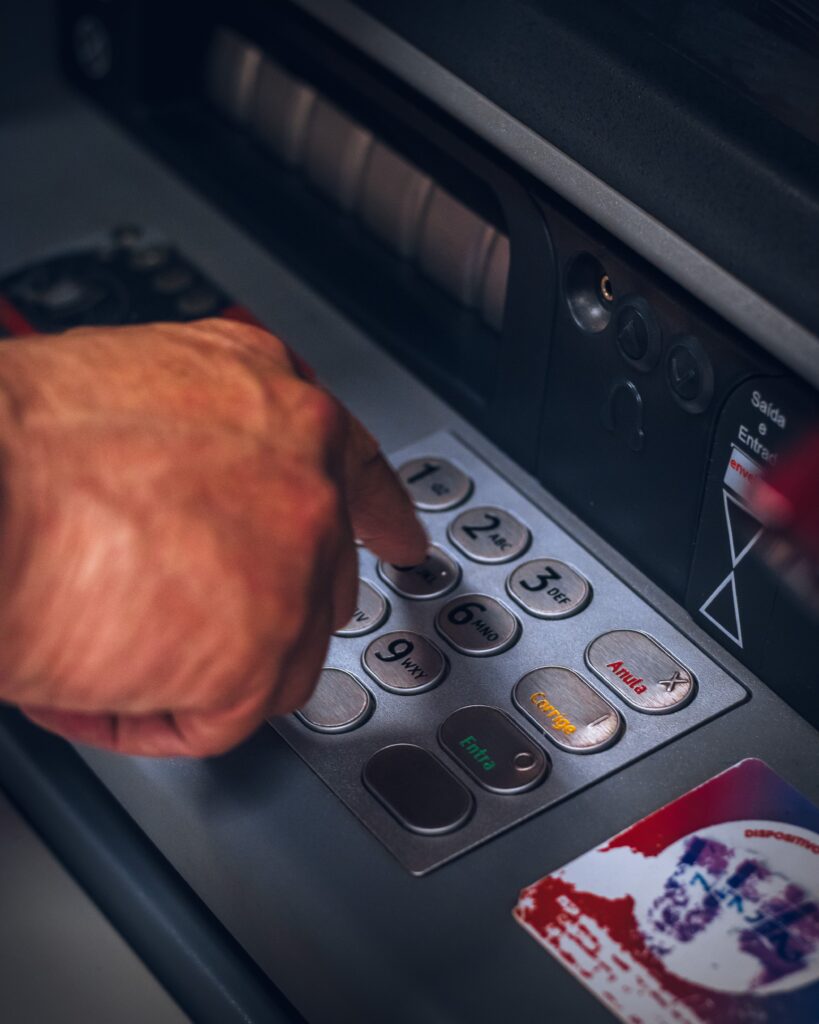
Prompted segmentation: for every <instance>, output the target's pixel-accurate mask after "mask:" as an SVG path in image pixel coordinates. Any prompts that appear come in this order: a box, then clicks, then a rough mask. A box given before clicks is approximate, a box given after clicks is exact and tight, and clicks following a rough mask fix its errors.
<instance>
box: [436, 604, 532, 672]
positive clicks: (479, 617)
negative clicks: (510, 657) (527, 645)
mask: <svg viewBox="0 0 819 1024" xmlns="http://www.w3.org/2000/svg"><path fill="white" fill-rule="evenodd" d="M435 628H436V629H437V630H438V632H439V633H440V634H441V636H442V637H443V638H444V640H446V641H447V643H449V644H450V645H451V646H452V647H454V648H455V650H456V651H460V653H461V654H469V655H471V656H472V657H473V658H481V657H486V656H488V655H490V654H500V653H501V651H505V650H506V649H507V648H509V647H511V646H512V644H514V643H515V642H516V641H517V639H518V637H519V636H520V623H519V622H518V620H517V619H516V618H515V616H514V615H513V614H512V613H511V612H510V611H507V609H506V608H504V606H503V605H502V604H501V603H500V601H496V600H495V599H494V597H487V596H486V594H461V595H459V596H458V597H453V599H452V600H451V601H450V602H449V603H448V604H445V605H444V607H443V608H442V609H441V610H440V611H439V612H438V614H437V615H436V616H435Z"/></svg>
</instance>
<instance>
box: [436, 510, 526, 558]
mask: <svg viewBox="0 0 819 1024" xmlns="http://www.w3.org/2000/svg"><path fill="white" fill-rule="evenodd" d="M447 537H449V539H450V541H451V542H452V543H453V544H454V545H455V547H456V548H458V550H459V551H462V552H463V554H465V555H466V556H467V558H471V559H473V561H475V562H483V563H484V564H486V565H491V564H494V563H497V562H511V561H512V560H513V559H515V558H520V556H521V555H522V554H523V552H524V551H526V549H527V548H528V547H529V542H530V541H531V539H532V535H531V533H529V530H528V528H527V527H526V526H524V525H523V523H522V522H521V521H520V520H519V519H516V518H515V516H513V515H511V514H510V513H509V512H507V511H506V510H505V509H502V508H495V507H494V506H493V505H482V506H481V507H480V508H470V509H467V510H466V511H465V512H462V513H461V514H460V515H459V516H458V517H457V518H456V519H453V520H452V522H451V523H450V524H449V526H448V527H447Z"/></svg>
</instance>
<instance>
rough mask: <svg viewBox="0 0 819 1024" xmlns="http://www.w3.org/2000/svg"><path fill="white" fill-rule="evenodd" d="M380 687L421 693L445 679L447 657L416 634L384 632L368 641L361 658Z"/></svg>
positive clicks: (395, 691)
mask: <svg viewBox="0 0 819 1024" xmlns="http://www.w3.org/2000/svg"><path fill="white" fill-rule="evenodd" d="M362 661H363V663H364V668H365V669H366V670H367V671H368V672H369V673H370V675H371V676H372V677H373V679H374V680H375V681H376V682H377V683H378V685H379V686H383V687H384V689H385V690H389V691H390V692H391V693H402V694H403V693H423V692H424V690H431V689H432V687H433V686H437V685H438V683H440V681H441V680H442V679H443V678H444V676H445V675H446V670H447V667H448V666H447V660H446V658H445V657H444V656H443V654H441V652H440V651H439V650H438V648H437V647H436V646H435V644H433V643H431V642H430V641H429V640H427V639H425V638H424V637H422V636H420V635H419V634H418V633H405V632H396V633H385V634H384V635H383V636H380V637H378V638H377V639H376V640H373V642H372V643H371V644H370V646H369V647H368V648H367V650H366V651H365V652H364V656H363V659H362Z"/></svg>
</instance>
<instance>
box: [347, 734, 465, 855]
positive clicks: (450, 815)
mask: <svg viewBox="0 0 819 1024" xmlns="http://www.w3.org/2000/svg"><path fill="white" fill-rule="evenodd" d="M363 779H364V785H365V786H366V787H367V789H369V791H370V792H371V793H372V794H373V796H374V797H376V799H378V800H380V802H381V803H382V804H383V805H384V806H385V807H386V808H387V810H388V811H389V812H390V814H392V815H393V817H394V818H396V819H397V820H398V821H399V822H400V823H401V824H402V825H403V826H404V828H406V829H409V830H410V832H418V833H420V834H421V835H427V836H434V835H441V834H443V833H444V832H453V831H454V830H455V829H456V828H460V827H461V825H463V824H464V823H465V822H466V821H467V820H468V819H469V817H470V815H471V814H472V808H473V805H474V801H473V799H472V794H471V793H470V792H469V790H467V789H466V788H465V787H464V786H462V785H461V783H460V782H458V780H457V779H456V778H455V777H454V776H453V775H452V774H451V773H450V772H449V770H448V769H447V768H445V767H444V766H443V765H442V764H441V762H440V761H439V760H438V759H437V758H435V757H433V756H432V754H430V753H429V751H427V750H424V749H423V747H416V746H415V745H414V744H412V743H396V744H395V745H394V746H391V747H383V748H382V749H381V750H379V751H378V752H377V753H375V754H373V756H372V757H371V758H370V759H369V761H368V762H367V763H366V765H365V766H364V772H363Z"/></svg>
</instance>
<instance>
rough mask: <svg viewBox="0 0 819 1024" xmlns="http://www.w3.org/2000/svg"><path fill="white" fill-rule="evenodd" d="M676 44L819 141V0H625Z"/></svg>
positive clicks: (667, 40)
mask: <svg viewBox="0 0 819 1024" xmlns="http://www.w3.org/2000/svg"><path fill="white" fill-rule="evenodd" d="M621 2H622V3H623V4H624V6H627V7H629V8H631V9H632V10H634V11H636V12H639V14H640V15H642V17H643V18H644V19H645V20H646V21H648V22H649V23H650V24H651V26H652V28H653V30H654V31H655V32H656V34H657V35H658V36H660V37H661V38H662V39H663V40H664V41H665V42H666V43H667V44H668V45H670V46H672V47H673V48H674V49H675V50H677V51H678V52H679V53H682V54H683V55H684V56H686V57H688V58H690V59H692V60H694V61H695V62H696V63H697V64H699V65H700V66H702V67H703V68H705V69H707V70H708V71H710V72H712V73H714V74H716V75H717V76H718V77H719V78H721V79H722V80H723V81H724V82H725V83H726V84H728V85H731V86H733V87H734V88H735V89H737V90H738V91H739V92H741V93H743V94H744V95H745V96H746V97H748V98H749V99H751V100H753V101H754V102H755V103H756V104H757V105H758V106H760V107H762V108H763V109H765V110H766V111H767V112H768V113H770V114H771V115H773V116H774V117H775V118H776V119H777V120H779V121H781V122H783V123H784V124H787V125H789V126H790V127H791V128H794V129H796V131H798V132H800V134H802V135H804V136H805V137H806V138H808V139H811V140H812V141H813V142H817V143H819V0H621Z"/></svg>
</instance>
